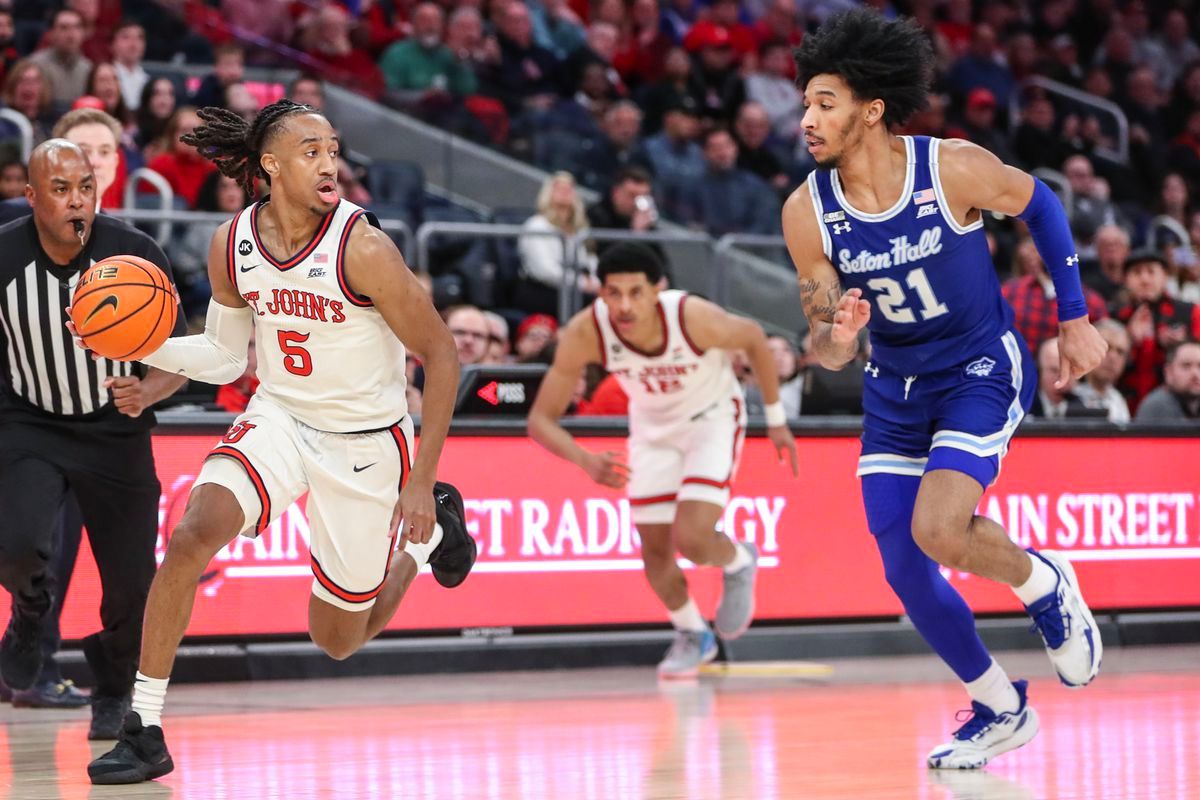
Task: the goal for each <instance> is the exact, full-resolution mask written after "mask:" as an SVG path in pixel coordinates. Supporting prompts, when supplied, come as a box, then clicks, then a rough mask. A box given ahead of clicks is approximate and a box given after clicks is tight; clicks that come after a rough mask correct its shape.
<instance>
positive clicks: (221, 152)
mask: <svg viewBox="0 0 1200 800" xmlns="http://www.w3.org/2000/svg"><path fill="white" fill-rule="evenodd" d="M196 113H197V115H198V116H199V117H200V119H201V120H203V121H204V123H205V124H204V125H200V126H198V127H197V128H196V129H195V130H194V131H192V132H191V133H185V134H184V135H183V136H181V137H180V141H182V142H183V143H184V144H190V145H191V146H192V147H195V148H196V150H197V151H198V152H199V153H200V155H202V156H204V157H205V158H207V159H208V160H209V161H212V162H214V163H215V164H216V165H217V169H219V170H220V171H221V174H222V175H224V176H225V177H227V178H233V179H234V180H235V181H237V182H238V183H239V184H240V185H241V186H242V188H243V189H245V190H246V193H247V194H249V195H250V196H251V197H253V196H254V180H255V178H262V179H264V180H265V181H266V182H267V183H268V184H269V183H270V182H271V178H270V176H269V175H267V173H266V172H265V171H263V168H262V165H261V164H260V163H259V162H260V160H261V158H262V149H263V145H264V144H265V143H266V141H267V139H268V138H269V137H270V136H271V135H272V134H273V133H274V132H275V130H276V129H277V127H278V126H279V123H280V122H281V121H282V120H283V119H285V118H286V117H290V116H291V115H293V114H318V113H320V112H318V111H317V110H316V109H315V108H313V107H312V106H306V105H301V104H300V103H293V102H292V101H291V100H277V101H275V102H274V103H271V105H269V106H267V107H266V108H264V109H263V110H262V111H260V112H258V116H257V117H255V119H254V122H252V123H250V122H246V120H244V119H242V118H241V117H239V116H238V115H237V114H235V113H233V112H232V111H229V110H227V109H224V108H219V107H215V106H209V107H206V108H202V109H200V110H199V111H197V112H196Z"/></svg>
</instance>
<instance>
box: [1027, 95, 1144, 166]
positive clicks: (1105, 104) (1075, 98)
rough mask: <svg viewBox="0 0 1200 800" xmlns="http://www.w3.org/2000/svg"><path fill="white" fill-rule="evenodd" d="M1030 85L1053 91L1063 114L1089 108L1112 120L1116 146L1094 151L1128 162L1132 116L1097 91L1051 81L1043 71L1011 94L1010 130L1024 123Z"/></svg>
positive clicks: (1089, 110) (1094, 113)
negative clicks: (1025, 98) (1023, 100)
mask: <svg viewBox="0 0 1200 800" xmlns="http://www.w3.org/2000/svg"><path fill="white" fill-rule="evenodd" d="M1031 87H1033V88H1037V89H1041V90H1042V91H1044V92H1046V93H1048V94H1050V95H1053V97H1054V100H1055V111H1056V112H1057V116H1059V117H1060V118H1061V117H1062V116H1063V114H1064V113H1071V112H1076V113H1081V114H1087V113H1089V112H1090V113H1091V115H1092V116H1095V117H1097V119H1098V120H1100V121H1101V122H1102V124H1103V120H1104V119H1107V120H1109V128H1110V131H1111V133H1112V134H1113V135H1114V136H1115V137H1116V145H1115V147H1107V146H1105V145H1103V144H1097V145H1096V148H1095V152H1096V154H1097V155H1100V156H1103V157H1105V158H1109V159H1112V160H1114V161H1118V162H1120V163H1122V164H1128V163H1129V120H1128V118H1127V117H1126V116H1125V112H1124V111H1122V110H1121V107H1120V106H1118V105H1117V104H1116V103H1113V102H1110V101H1108V100H1105V99H1104V98H1103V97H1099V96H1098V95H1094V94H1091V93H1089V92H1084V91H1080V90H1079V89H1076V88H1075V87H1073V86H1068V85H1067V84H1065V83H1059V82H1058V81H1052V80H1050V79H1049V78H1043V77H1041V76H1040V75H1034V76H1031V77H1028V78H1026V79H1025V80H1023V81H1021V91H1016V92H1013V93H1012V94H1011V95H1009V100H1008V127H1009V133H1012V132H1014V131H1016V129H1017V126H1018V125H1020V124H1021V98H1022V97H1023V96H1026V95H1028V94H1029V92H1028V91H1027V90H1028V89H1029V88H1031Z"/></svg>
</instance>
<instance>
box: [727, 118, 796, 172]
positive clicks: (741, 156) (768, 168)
mask: <svg viewBox="0 0 1200 800" xmlns="http://www.w3.org/2000/svg"><path fill="white" fill-rule="evenodd" d="M733 134H734V141H735V142H736V143H737V148H738V157H737V165H738V168H739V169H743V170H745V171H746V172H749V173H751V174H753V175H757V176H758V177H760V178H762V179H763V180H764V181H766V182H767V183H768V184H770V186H771V188H772V189H774V190H775V191H776V192H779V193H780V194H781V195H782V193H783V192H784V191H785V190H786V189H787V188H788V185H789V183H790V179H789V178H788V165H786V164H784V162H783V160H782V159H781V158H780V157H779V156H778V155H776V153H775V151H774V149H773V148H771V147H770V146H769V141H770V138H771V119H770V117H768V116H767V110H766V109H765V108H763V107H762V105H761V104H759V103H755V102H753V101H748V102H745V103H742V107H741V108H739V109H738V112H737V118H736V119H735V120H734V123H733Z"/></svg>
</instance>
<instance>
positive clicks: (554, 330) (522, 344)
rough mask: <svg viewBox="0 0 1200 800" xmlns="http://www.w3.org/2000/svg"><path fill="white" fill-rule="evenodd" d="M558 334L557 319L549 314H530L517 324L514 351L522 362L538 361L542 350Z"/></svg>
mask: <svg viewBox="0 0 1200 800" xmlns="http://www.w3.org/2000/svg"><path fill="white" fill-rule="evenodd" d="M557 336H558V320H556V319H555V318H554V317H552V316H550V315H549V314H530V315H529V316H528V317H526V318H525V319H523V320H521V324H520V325H518V326H517V340H516V345H515V347H514V351H515V352H516V355H517V361H518V362H519V363H522V364H528V363H539V362H540V358H539V356H541V354H542V351H543V350H545V349H546V346H547V345H549V344H550V343H551V342H553V341H554V340H555V339H556V338H557Z"/></svg>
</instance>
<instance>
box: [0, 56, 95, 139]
mask: <svg viewBox="0 0 1200 800" xmlns="http://www.w3.org/2000/svg"><path fill="white" fill-rule="evenodd" d="M85 77H86V76H85ZM71 99H74V98H71ZM4 105H5V106H7V107H8V108H11V109H12V110H13V111H18V112H20V113H21V114H22V115H24V117H25V119H27V120H29V124H30V126H31V127H32V128H33V144H34V145H39V144H41V143H42V141H43V140H44V139H45V138H46V135H47V134H48V133H49V132H50V128H52V127H53V126H54V120H55V118H56V117H57V116H58V114H56V113H55V109H54V105H53V99H52V98H51V96H50V84H49V82H48V81H47V80H46V74H45V72H44V71H43V70H42V67H41V66H39V65H38V63H37V62H35V61H34V60H33V59H31V58H24V59H21V60H20V61H18V62H17V63H15V64H13V65H12V67H11V68H10V69H9V70H8V75H7V77H5V79H4Z"/></svg>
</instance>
